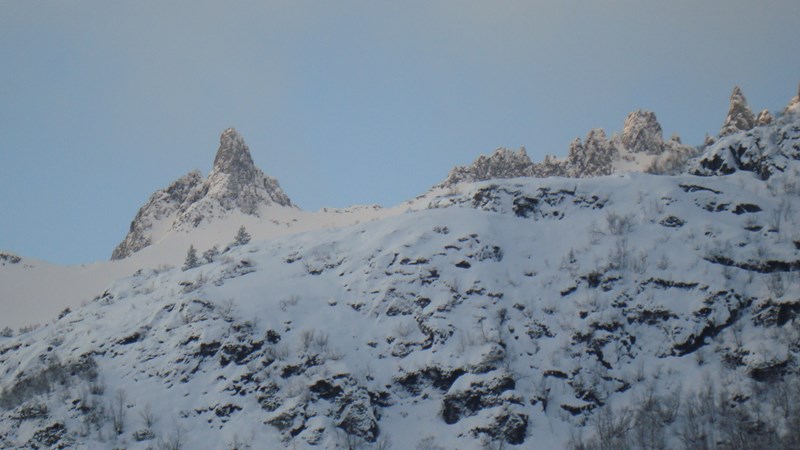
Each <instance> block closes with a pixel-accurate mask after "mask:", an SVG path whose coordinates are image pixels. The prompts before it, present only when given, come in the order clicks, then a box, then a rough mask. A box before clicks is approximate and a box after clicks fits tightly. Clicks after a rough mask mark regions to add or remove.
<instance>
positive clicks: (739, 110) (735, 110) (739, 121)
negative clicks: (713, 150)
mask: <svg viewBox="0 0 800 450" xmlns="http://www.w3.org/2000/svg"><path fill="white" fill-rule="evenodd" d="M755 124H756V118H755V116H754V115H753V111H751V110H750V107H749V106H747V100H746V99H745V98H744V94H743V93H742V89H741V88H739V86H735V87H734V88H733V92H732V93H731V106H730V108H728V116H727V117H726V118H725V124H724V125H722V129H721V130H720V132H719V135H720V136H727V135H729V134H733V133H736V132H737V131H748V130H752V129H753V127H754V126H755Z"/></svg>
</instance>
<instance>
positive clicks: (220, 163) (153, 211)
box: [111, 128, 293, 259]
mask: <svg viewBox="0 0 800 450" xmlns="http://www.w3.org/2000/svg"><path fill="white" fill-rule="evenodd" d="M273 203H274V204H277V205H280V206H286V207H292V206H293V205H292V201H291V200H290V199H289V197H288V196H287V195H286V194H285V193H284V192H283V190H282V189H281V187H280V185H279V184H278V180H276V179H274V178H272V177H269V176H267V175H264V173H263V172H262V171H261V170H260V169H258V168H257V167H256V166H255V164H254V163H253V158H252V157H251V156H250V149H249V148H248V147H247V144H245V142H244V139H243V138H242V136H241V135H240V134H239V133H238V132H237V131H236V130H235V129H233V128H228V129H227V130H225V131H224V132H222V135H221V136H220V138H219V149H218V150H217V155H216V157H215V158H214V167H213V168H212V169H211V173H210V174H209V175H208V178H206V179H203V176H202V175H201V174H200V172H199V171H196V170H194V171H192V172H190V173H189V174H187V175H185V176H183V177H181V178H180V179H178V180H177V181H175V182H173V183H172V184H170V185H169V186H168V187H167V188H165V189H161V190H158V191H156V193H154V194H153V195H152V196H151V197H150V200H149V201H148V202H147V204H145V205H144V206H142V207H141V208H140V209H139V212H138V213H137V214H136V217H135V218H134V220H133V222H131V226H130V230H129V232H128V235H127V236H126V237H125V239H124V240H123V241H122V242H121V243H120V244H119V245H118V246H117V248H116V249H115V250H114V252H113V254H112V256H111V258H112V259H122V258H125V257H127V256H129V255H131V254H132V253H135V252H137V251H139V250H141V249H143V248H145V247H147V246H149V245H151V244H152V243H154V242H157V240H158V239H159V238H161V237H162V236H160V235H155V234H154V233H156V232H155V231H154V230H156V229H160V230H167V231H166V232H169V231H177V230H188V229H192V228H196V227H198V226H200V225H201V224H203V223H207V222H211V221H214V220H218V219H224V218H225V217H227V216H228V215H229V214H230V213H231V212H233V211H237V210H238V211H240V212H242V213H244V214H248V215H252V216H259V214H260V213H261V211H262V208H263V207H264V206H268V205H271V204H273ZM164 221H168V223H163V222H164ZM159 224H161V225H159Z"/></svg>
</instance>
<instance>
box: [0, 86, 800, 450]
mask: <svg viewBox="0 0 800 450" xmlns="http://www.w3.org/2000/svg"><path fill="white" fill-rule="evenodd" d="M793 102H794V103H792V104H799V103H800V100H797V101H794V100H793ZM793 108H794V109H793ZM796 109H797V107H796V106H791V107H789V108H787V110H786V111H785V112H783V113H781V114H776V115H775V116H776V117H774V118H773V119H772V120H771V121H769V122H765V123H762V124H759V123H754V124H753V126H752V127H750V129H747V130H738V131H733V132H731V133H729V134H726V135H725V136H722V137H718V138H717V139H716V141H715V142H714V143H713V144H710V145H709V146H707V147H704V148H703V149H702V154H700V155H698V156H696V157H695V158H692V159H689V160H688V161H683V160H680V161H679V163H676V164H675V165H674V166H673V167H675V168H681V170H683V171H684V173H681V174H677V175H656V174H648V173H638V172H635V171H630V172H626V173H612V174H611V175H606V176H594V177H591V178H587V177H572V178H570V177H550V178H534V177H531V176H526V177H524V178H520V176H523V175H526V174H525V173H523V172H520V170H521V169H520V170H518V169H519V168H520V167H521V166H524V165H525V159H526V158H527V155H525V154H524V152H519V153H516V152H508V151H505V152H503V153H502V155H501V156H499V157H498V158H497V159H495V160H492V161H488V160H487V159H486V158H484V160H483V162H482V163H481V164H480V165H477V164H476V165H474V167H473V168H472V169H467V170H465V171H464V172H463V173H465V174H466V175H465V176H476V177H484V176H485V177H493V178H495V179H492V180H487V181H471V180H470V179H469V178H465V179H463V180H459V181H458V182H456V181H453V182H452V183H445V184H443V185H440V186H437V187H435V188H434V189H432V190H431V191H429V192H428V193H426V194H424V195H422V196H420V197H418V198H416V199H414V200H412V201H410V202H407V203H405V204H403V205H401V206H399V207H396V208H392V209H386V210H384V209H379V208H354V209H351V210H345V211H320V212H316V213H307V212H303V211H300V210H299V209H297V208H295V207H293V206H291V203H290V202H289V201H288V197H285V194H284V197H285V200H286V201H285V204H284V203H279V202H278V200H277V198H279V197H273V196H269V197H266V196H263V195H260V194H259V195H255V194H254V195H252V196H250V197H249V198H254V199H256V200H255V201H254V202H251V201H250V200H247V201H243V202H242V203H239V202H238V200H236V198H238V197H231V196H229V195H221V196H216V197H212V198H209V197H208V193H209V192H210V191H211V189H209V191H206V192H205V193H204V194H203V196H197V197H192V196H191V195H189V194H186V195H184V192H185V191H187V190H186V189H183V188H179V189H177V191H176V192H175V193H174V198H176V199H178V198H182V199H183V200H181V201H180V205H177V203H178V202H177V200H176V201H170V200H166V199H167V198H170V195H172V194H169V193H167V192H166V191H168V190H169V189H167V190H166V191H163V192H162V194H163V195H162V194H157V195H156V196H154V197H153V198H154V199H155V200H156V201H154V202H153V201H151V202H150V203H151V204H153V205H155V204H156V203H158V204H160V205H161V206H162V207H163V208H164V209H163V210H162V212H163V215H161V216H158V217H157V216H156V213H155V212H154V211H156V210H157V209H158V208H157V207H152V208H149V209H147V207H145V208H143V211H144V210H146V209H147V212H145V213H141V211H140V215H141V216H142V217H148V218H149V219H148V220H149V221H150V224H151V225H153V224H158V225H153V226H152V227H151V228H150V229H149V231H147V232H148V233H151V234H149V235H148V236H151V245H149V246H147V247H143V248H141V249H140V250H139V251H135V252H133V253H131V254H130V256H128V257H126V258H124V259H122V260H118V261H110V262H105V263H100V266H98V267H100V268H102V269H98V270H100V271H108V270H110V269H108V268H115V267H116V268H125V269H126V270H127V269H132V268H133V267H135V266H139V267H141V270H138V271H135V272H134V271H133V270H131V271H130V272H128V276H125V277H123V278H121V279H118V280H117V281H115V282H114V283H113V284H112V285H111V286H110V287H109V288H108V289H106V290H105V291H102V292H98V295H96V296H95V297H93V300H90V299H89V298H87V300H89V301H88V304H86V305H85V306H82V307H76V308H73V309H72V311H65V312H64V314H62V315H61V317H60V318H58V319H57V320H54V321H52V322H49V323H47V324H45V325H44V326H42V327H39V328H36V329H33V330H26V331H25V332H24V333H20V332H16V331H12V330H7V332H3V333H0V334H2V335H4V336H3V337H0V372H2V378H0V447H2V448H127V449H148V448H223V449H224V448H320V449H337V448H340V449H355V448H361V449H369V448H381V449H386V448H389V447H391V448H395V449H429V450H430V449H455V448H459V449H472V448H476V449H477V448H520V449H522V448H525V449H552V448H575V449H586V448H604V449H611V448H615V449H616V448H619V449H624V448H706V449H722V448H726V449H727V448H742V449H744V448H787V449H789V448H797V447H798V444H800V406H798V405H800V402H798V401H797V400H798V399H800V382H798V381H797V380H798V377H797V373H798V369H800V365H799V363H800V360H798V357H799V356H800V318H798V316H799V315H800V283H799V282H798V275H799V274H800V234H798V232H797V225H798V223H800V182H798V180H800V111H796ZM629 119H630V120H626V127H625V129H626V131H627V132H623V134H622V136H620V137H619V138H617V137H612V138H610V139H607V138H605V134H603V133H601V132H591V133H590V135H589V137H587V139H586V141H585V142H580V146H581V147H583V148H584V150H583V153H586V152H587V150H586V148H587V146H590V147H591V148H592V149H594V150H591V151H590V152H589V153H591V154H595V155H597V154H604V153H603V152H602V151H600V149H601V148H602V147H603V145H602V143H603V142H607V143H613V147H614V148H615V149H617V151H618V152H619V148H622V147H624V149H625V151H626V152H628V153H629V154H630V155H634V160H633V161H626V160H625V159H615V158H617V156H614V158H612V159H611V161H612V162H611V164H612V165H614V164H622V162H623V161H626V162H628V163H631V164H634V163H635V164H636V165H638V164H639V160H637V159H636V158H637V157H642V158H644V157H645V156H654V155H656V154H658V155H663V154H664V152H666V151H669V150H664V149H665V148H667V149H669V148H674V147H670V146H671V145H678V144H677V143H676V142H677V141H675V140H672V141H667V142H664V141H663V139H662V138H661V135H660V126H658V127H656V125H657V124H658V123H657V121H655V116H654V115H651V114H648V113H643V112H639V113H634V114H632V116H629ZM756 122H758V121H756ZM637 130H638V131H637ZM226 133H229V132H227V131H226ZM224 137H225V134H223V138H224ZM669 142H674V143H675V144H669ZM590 144H591V145H590ZM620 146H622V147H620ZM659 146H661V147H659ZM222 147H224V145H221V148H222ZM577 147H578V146H577V145H576V146H575V148H577ZM238 148H244V149H245V150H246V147H244V145H243V143H242V144H241V146H239V147H238ZM659 148H660V150H659ZM595 150H596V151H595ZM694 151H695V150H692V152H694ZM659 152H660V153H659ZM237 154H238V155H240V156H241V155H244V154H245V153H243V152H239V153H237ZM576 154H577V151H576ZM618 154H621V153H617V154H616V155H618ZM601 159H602V158H600V157H599V156H598V158H594V159H593V158H590V159H588V160H584V161H583V163H584V166H583V167H587V170H594V169H592V168H597V167H601V166H603V165H604V164H605V167H608V165H607V164H606V163H605V162H603V163H602V164H601V163H598V164H594V163H591V164H589V163H587V162H586V161H595V162H597V161H600V160H601ZM218 160H219V156H218ZM247 160H249V154H248V155H247V158H243V157H241V158H239V159H238V161H245V162H246V161H247ZM568 160H569V159H568ZM231 161H232V160H231ZM497 161H502V163H498V164H495V163H496V162H497ZM528 161H529V160H528ZM576 161H577V160H576ZM642 161H644V159H642ZM718 161H721V163H719V164H718V163H717V162H718ZM551 162H552V161H551ZM649 163H652V160H650V161H649V162H648V164H649ZM220 164H221V165H224V164H223V163H220ZM571 164H573V165H571V166H570V167H579V166H578V165H577V164H578V163H577V162H575V163H571ZM233 165H234V166H238V167H245V166H247V164H238V163H237V164H233ZM226 167H230V165H227V166H226ZM249 167H252V164H250V166H249ZM506 167H507V168H508V169H507V170H506ZM614 167H618V166H614ZM216 168H217V164H216V163H215V170H216ZM235 171H236V170H233V172H235ZM231 172H232V171H228V172H224V173H225V174H227V175H230V174H231ZM612 172H615V170H612ZM257 173H260V172H257ZM452 174H453V173H452V172H451V176H452ZM212 175H214V172H213V171H212ZM212 175H210V176H209V180H210V179H211V178H212ZM506 175H511V176H514V177H516V178H514V179H503V178H508V177H507V176H506ZM595 175H598V174H597V173H595ZM234 178H235V177H234ZM237 179H241V178H237ZM256 179H260V178H258V177H256ZM228 181H230V177H228ZM207 182H208V180H206V181H202V179H201V177H199V176H198V177H197V181H195V182H188V183H186V185H187V186H188V185H190V184H191V185H192V186H195V187H192V188H191V189H188V191H193V190H194V189H198V190H197V192H202V191H203V189H200V188H197V186H201V184H204V183H207ZM192 183H194V184H192ZM211 184H215V185H216V183H211ZM239 186H251V184H249V182H242V183H240V184H239ZM257 186H258V187H259V189H260V187H261V186H265V185H263V184H257ZM274 186H275V187H277V183H276V184H275V185H274ZM243 189H244V188H243ZM223 191H224V189H220V190H219V191H217V192H223ZM253 192H255V191H253ZM258 192H262V193H263V192H266V188H265V190H264V191H261V190H259V191H258ZM273 192H275V191H273ZM281 193H282V192H281ZM276 195H277V194H276ZM190 199H191V201H190ZM161 200H163V201H161ZM197 202H201V203H203V202H205V203H204V204H206V205H210V206H203V207H192V206H191V205H196V204H197ZM184 204H186V205H187V206H186V208H185V209H182V205H184ZM165 205H166V206H165ZM176 205H177V206H176ZM243 205H256V207H255V209H248V207H247V206H243ZM170 208H173V209H170ZM193 208H194V209H196V210H197V211H199V213H198V215H194V216H191V215H187V216H186V217H187V218H188V217H202V219H200V220H199V221H198V222H197V225H196V226H195V225H194V221H193V220H189V221H182V220H179V217H183V215H184V214H186V212H187V211H190V210H193ZM179 211H182V212H179ZM254 211H255V212H257V213H258V215H257V216H256V215H255V214H253V212H254ZM281 214H282V215H281ZM137 217H138V216H137ZM276 218H277V219H276ZM293 219H297V220H296V221H295V220H293ZM272 220H276V221H278V225H275V224H274V223H272V222H271V221H272ZM144 222H145V221H144V220H143V221H142V223H144ZM357 222H358V223H357ZM241 225H246V227H247V229H248V230H249V231H250V232H251V233H252V234H253V241H252V242H251V243H249V244H245V245H235V246H229V245H226V246H220V248H219V253H218V254H217V255H213V256H212V257H210V258H208V260H206V261H201V264H200V265H199V266H197V267H185V268H181V267H179V266H180V262H181V261H182V260H183V258H184V256H185V255H186V248H187V247H188V245H189V244H194V245H195V246H196V247H197V248H198V249H199V250H204V249H205V248H208V246H209V245H211V244H212V243H214V244H215V245H216V244H217V243H225V242H227V243H229V242H230V241H231V240H232V238H233V234H234V232H235V231H236V229H237V228H238V227H239V226H241ZM146 228H147V227H143V228H142V229H146ZM222 231H224V233H225V234H224V235H223V234H219V233H222ZM301 231H305V232H301ZM144 235H145V234H143V236H144ZM163 258H169V261H168V264H169V265H168V266H165V265H163V264H162V265H161V266H160V267H159V265H157V264H156V261H158V260H159V259H163ZM0 262H2V263H3V264H6V265H5V266H0V275H2V274H3V273H4V272H6V273H7V272H8V269H9V268H12V266H13V268H14V269H13V270H16V271H23V270H43V269H42V267H44V266H41V267H38V266H36V264H33V263H31V262H26V259H25V258H21V259H17V258H16V257H14V256H13V255H6V257H5V258H3V257H2V256H1V255H0ZM26 264H27V266H29V267H28V268H27V269H26V267H25V266H26ZM37 267H38V268H37ZM114 270H122V269H114ZM19 273H21V272H19ZM31 273H34V272H31ZM65 283H66V288H64V289H62V290H64V291H67V290H69V289H71V288H72V287H71V286H72V284H71V283H72V282H70V281H65ZM0 287H2V284H1V283H0ZM20 289H21V288H20ZM20 294H24V292H20Z"/></svg>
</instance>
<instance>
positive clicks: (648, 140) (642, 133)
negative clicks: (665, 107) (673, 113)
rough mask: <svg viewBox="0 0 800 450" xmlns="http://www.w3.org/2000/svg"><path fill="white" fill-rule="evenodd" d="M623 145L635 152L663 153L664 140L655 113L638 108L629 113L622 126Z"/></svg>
mask: <svg viewBox="0 0 800 450" xmlns="http://www.w3.org/2000/svg"><path fill="white" fill-rule="evenodd" d="M622 145H623V146H625V148H627V149H628V150H630V151H631V152H633V153H650V154H659V153H661V152H662V151H663V150H664V140H663V137H662V131H661V124H659V123H658V119H656V115H655V113H653V112H652V111H643V110H638V111H634V112H632V113H630V114H628V117H627V118H625V125H624V127H623V128H622Z"/></svg>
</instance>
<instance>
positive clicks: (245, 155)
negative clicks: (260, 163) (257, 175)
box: [212, 128, 256, 174]
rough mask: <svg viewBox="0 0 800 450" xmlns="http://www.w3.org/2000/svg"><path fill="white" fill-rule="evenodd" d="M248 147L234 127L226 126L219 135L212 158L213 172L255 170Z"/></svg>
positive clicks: (251, 171)
mask: <svg viewBox="0 0 800 450" xmlns="http://www.w3.org/2000/svg"><path fill="white" fill-rule="evenodd" d="M255 168H256V167H255V164H254V163H253V158H252V157H251V156H250V149H249V148H248V147H247V144H245V143H244V139H243V138H242V135H240V134H239V132H237V131H236V130H235V129H234V128H228V129H227V130H225V131H223V132H222V135H221V136H220V137H219V149H218V150H217V156H216V157H215V158H214V168H213V169H212V173H213V172H221V173H227V174H232V173H248V174H250V173H253V172H254V171H255Z"/></svg>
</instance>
